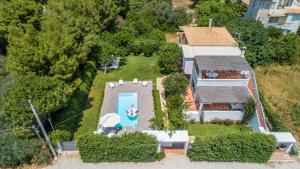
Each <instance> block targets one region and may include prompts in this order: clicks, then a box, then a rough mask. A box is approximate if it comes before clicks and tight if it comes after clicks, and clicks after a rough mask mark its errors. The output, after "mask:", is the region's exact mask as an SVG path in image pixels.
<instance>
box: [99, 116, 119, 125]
mask: <svg viewBox="0 0 300 169" xmlns="http://www.w3.org/2000/svg"><path fill="white" fill-rule="evenodd" d="M120 122H121V117H120V115H118V114H117V113H107V114H105V115H104V116H103V117H101V119H100V125H101V126H102V127H104V128H108V127H115V126H116V125H117V124H118V123H120Z"/></svg>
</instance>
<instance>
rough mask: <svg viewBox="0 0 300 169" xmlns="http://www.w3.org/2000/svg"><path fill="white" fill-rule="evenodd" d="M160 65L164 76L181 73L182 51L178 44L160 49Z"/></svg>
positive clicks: (168, 44) (169, 44) (166, 45)
mask: <svg viewBox="0 0 300 169" xmlns="http://www.w3.org/2000/svg"><path fill="white" fill-rule="evenodd" d="M157 55H158V56H159V61H158V65H159V67H160V71H161V73H163V74H171V73H176V72H179V70H180V58H181V51H180V49H179V48H178V46H177V45H176V44H171V43H165V44H164V45H163V46H161V47H160V49H159V51H158V53H157Z"/></svg>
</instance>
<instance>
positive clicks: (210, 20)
mask: <svg viewBox="0 0 300 169" xmlns="http://www.w3.org/2000/svg"><path fill="white" fill-rule="evenodd" d="M211 25H212V19H209V24H208V27H209V28H211Z"/></svg>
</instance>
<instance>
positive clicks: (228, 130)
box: [188, 123, 251, 138]
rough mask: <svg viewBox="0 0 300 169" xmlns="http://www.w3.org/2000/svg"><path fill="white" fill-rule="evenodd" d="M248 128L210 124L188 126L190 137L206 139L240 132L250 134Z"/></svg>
mask: <svg viewBox="0 0 300 169" xmlns="http://www.w3.org/2000/svg"><path fill="white" fill-rule="evenodd" d="M250 131H251V130H250V129H249V128H247V127H244V126H241V125H236V124H232V125H230V126H225V125H219V124H210V123H204V124H200V123H196V124H190V125H189V126H188V132H189V135H191V136H195V137H199V138H204V137H216V136H219V135H225V134H233V133H240V132H250Z"/></svg>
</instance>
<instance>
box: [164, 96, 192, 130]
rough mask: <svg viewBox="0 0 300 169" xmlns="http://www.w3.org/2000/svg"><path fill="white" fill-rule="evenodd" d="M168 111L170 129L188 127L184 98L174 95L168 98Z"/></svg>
mask: <svg viewBox="0 0 300 169" xmlns="http://www.w3.org/2000/svg"><path fill="white" fill-rule="evenodd" d="M166 106H167V111H168V119H169V123H170V124H169V129H171V130H178V129H185V128H186V127H187V124H188V123H187V121H186V120H185V117H184V114H183V111H184V109H185V108H186V106H187V105H186V103H185V102H184V99H183V97H182V96H179V95H176V94H175V95H172V96H169V97H168V98H167V105H166Z"/></svg>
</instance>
